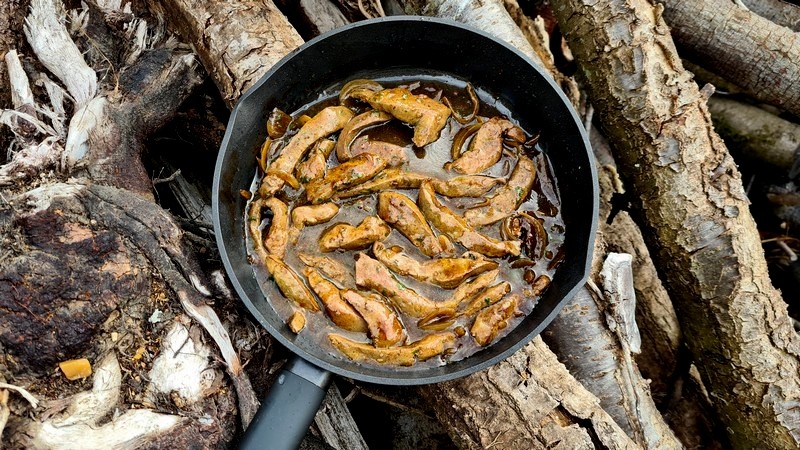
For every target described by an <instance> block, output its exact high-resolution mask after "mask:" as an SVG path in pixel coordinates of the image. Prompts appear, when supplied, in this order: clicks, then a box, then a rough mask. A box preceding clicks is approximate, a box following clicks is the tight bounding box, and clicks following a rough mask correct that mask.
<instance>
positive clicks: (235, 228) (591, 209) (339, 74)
mask: <svg viewBox="0 0 800 450" xmlns="http://www.w3.org/2000/svg"><path fill="white" fill-rule="evenodd" d="M377 75H383V76H386V75H398V76H403V75H405V76H406V77H409V78H410V77H413V76H415V75H420V76H421V75H446V76H450V77H454V78H456V79H458V80H462V81H469V82H470V83H472V85H473V86H475V87H476V88H480V89H483V90H484V91H486V92H488V93H490V94H491V95H492V96H494V97H495V98H497V99H498V100H499V102H500V103H502V104H504V105H506V106H507V107H508V108H509V109H510V111H512V114H513V117H514V118H516V119H517V120H518V121H519V122H520V125H521V126H522V127H523V128H524V129H527V130H541V140H540V141H539V143H540V146H541V148H542V149H543V151H545V152H546V153H547V155H548V156H549V159H550V162H551V164H552V168H553V172H554V173H555V176H556V179H557V182H558V186H559V189H560V195H561V200H562V210H561V213H562V217H563V220H564V223H565V227H566V236H565V241H564V244H563V249H564V254H565V256H564V259H563V262H562V264H561V265H560V266H559V268H558V270H557V272H556V274H555V276H554V277H553V280H552V283H551V284H550V287H549V288H548V289H547V290H546V291H545V293H544V294H543V296H542V298H541V299H540V300H539V301H538V303H537V305H536V307H535V308H534V309H533V311H532V312H531V313H530V314H529V315H528V316H527V317H526V318H525V319H524V320H523V321H522V322H521V323H520V324H519V325H518V326H517V327H516V328H515V329H514V330H513V331H511V332H510V333H509V334H508V335H506V336H505V337H503V338H502V339H500V340H499V341H497V342H495V343H494V344H492V345H491V346H490V347H488V348H486V349H484V350H482V351H480V352H477V353H475V354H474V355H472V356H469V357H468V358H465V359H462V360H460V361H457V362H454V363H451V364H447V365H445V366H440V367H435V368H424V369H419V370H413V369H411V370H409V369H404V370H398V369H397V368H395V367H371V366H364V365H359V364H357V363H354V362H352V361H348V360H346V359H345V358H342V357H340V356H338V355H333V354H330V353H328V352H327V351H326V350H324V349H322V348H321V347H320V346H319V345H316V344H315V343H314V342H312V341H310V340H309V339H305V338H304V336H303V334H302V333H301V334H300V335H295V334H294V333H293V332H292V331H291V330H289V328H288V326H286V324H285V323H284V321H283V320H281V318H280V317H279V316H278V314H277V313H276V312H275V311H274V310H273V308H272V307H271V306H270V304H269V302H268V300H267V298H266V297H265V295H264V293H263V292H262V291H261V289H260V288H259V286H258V283H257V281H256V279H255V277H254V274H253V268H252V267H251V265H250V263H249V262H248V257H247V248H246V244H245V223H244V217H245V213H244V211H245V205H246V201H245V200H244V199H243V198H242V197H241V196H240V195H239V191H240V189H247V188H248V187H249V186H250V185H251V182H252V180H253V176H254V174H255V172H256V154H257V152H258V150H259V148H260V146H261V144H262V143H263V141H264V139H265V137H266V127H265V124H266V121H267V116H268V115H269V112H270V111H271V110H272V109H273V108H276V107H277V108H280V109H281V110H284V111H295V110H297V109H299V108H300V107H301V106H303V105H305V104H307V103H309V102H310V101H312V100H314V99H316V98H318V96H319V94H320V92H323V91H327V92H335V91H336V90H337V88H340V87H341V86H342V85H343V84H344V83H345V82H346V81H349V80H351V79H354V78H369V77H371V76H377ZM597 198H598V196H597V174H596V169H595V167H594V162H593V157H592V155H591V150H590V147H589V141H588V139H587V137H586V133H585V131H584V130H583V127H582V126H581V123H580V121H579V119H578V117H577V115H576V114H575V112H574V110H573V109H572V107H571V106H570V104H569V102H568V101H567V99H566V97H565V96H564V94H563V93H562V92H561V90H560V89H559V88H558V86H556V84H555V83H554V82H553V80H552V79H551V78H550V77H549V76H548V75H545V74H544V73H543V72H542V71H541V70H540V69H539V68H538V67H537V66H535V65H534V64H533V63H532V62H531V61H530V60H529V59H528V58H526V57H525V56H524V55H523V54H522V53H520V52H519V51H517V50H516V49H514V48H513V47H511V46H509V45H508V44H506V43H504V42H500V41H498V40H496V39H494V38H493V37H491V36H489V35H488V34H486V33H483V32H481V31H478V30H475V29H473V28H470V27H467V26H464V25H461V24H458V23H455V22H452V21H447V20H441V19H433V18H427V17H417V16H394V17H387V18H381V19H375V20H368V21H363V22H358V23H354V24H352V25H349V26H346V27H342V28H339V29H337V30H334V31H332V32H330V33H328V34H325V35H322V36H319V37H317V38H315V39H313V40H311V41H309V42H307V43H306V44H304V45H302V46H301V47H299V48H298V49H296V50H295V51H294V52H292V53H291V54H289V55H288V56H286V57H285V58H284V59H282V60H281V61H280V62H278V63H277V64H276V65H275V66H274V67H272V69H271V70H270V71H269V72H268V73H267V74H266V75H264V77H263V78H262V79H261V80H259V81H258V82H257V83H256V84H255V85H254V86H253V87H252V88H251V89H250V90H249V91H248V92H247V93H246V94H244V95H243V96H242V98H241V99H240V100H239V103H238V104H237V105H236V107H235V108H234V109H233V112H232V114H231V117H230V121H229V122H228V127H227V129H226V132H225V137H224V139H223V140H222V146H221V148H220V152H219V156H218V159H217V165H216V168H215V172H214V184H213V191H212V207H213V215H214V231H215V234H216V240H217V245H218V247H219V251H220V254H221V258H222V262H223V264H224V266H225V270H226V271H227V273H228V276H229V277H230V280H231V282H232V284H233V286H234V288H235V290H236V292H237V294H238V295H239V297H240V298H241V299H242V302H244V304H245V306H247V309H248V310H249V311H250V313H251V314H252V315H253V317H254V318H255V319H256V320H257V321H258V322H259V323H260V324H261V325H262V326H263V327H264V328H266V329H267V331H268V332H269V333H270V334H271V335H272V336H273V337H274V338H275V339H277V340H278V342H280V343H281V344H283V345H284V346H286V347H287V348H289V350H291V351H292V352H294V354H295V355H296V357H295V358H294V359H293V360H292V361H290V363H289V364H287V366H286V367H285V368H284V369H283V371H282V373H280V374H279V375H278V378H277V382H276V383H275V384H274V385H273V387H272V389H271V391H270V393H269V395H268V396H267V398H266V399H265V400H264V402H263V404H262V407H261V409H260V410H259V412H258V414H257V415H256V417H255V418H254V420H253V422H252V423H251V424H250V426H249V428H248V430H247V432H246V434H245V437H244V439H243V442H242V444H241V445H242V447H241V448H269V449H291V448H296V447H297V446H298V445H299V443H300V441H301V440H302V438H303V436H304V435H305V433H306V431H307V429H308V426H309V425H310V423H311V420H312V419H313V417H314V414H315V412H316V410H317V409H318V408H319V405H320V403H321V402H322V399H323V397H324V395H325V390H326V388H327V385H328V383H329V380H330V376H331V373H334V374H337V375H341V376H344V377H347V378H351V379H355V380H361V381H365V382H370V383H380V384H391V385H416V384H426V383H437V382H441V381H447V380H452V379H455V378H459V377H463V376H466V375H468V374H471V373H474V372H476V371H479V370H481V369H484V368H486V367H489V366H491V365H493V364H495V363H497V362H499V361H501V360H503V359H504V358H506V357H508V356H509V355H511V354H512V353H514V352H515V351H516V350H518V349H519V348H520V347H522V346H523V345H525V344H526V343H528V342H529V341H530V340H531V339H533V337H534V336H536V335H538V334H539V333H540V332H541V331H542V329H544V327H545V326H547V324H549V323H550V321H551V320H552V319H553V317H555V315H556V314H557V313H558V311H559V310H560V308H561V307H562V306H563V305H564V304H565V303H566V302H567V301H568V300H569V299H570V298H571V297H572V296H573V294H574V293H575V291H576V290H577V288H578V286H580V285H582V284H583V283H584V282H585V280H586V278H587V276H588V272H589V265H590V262H591V261H590V260H591V249H592V245H593V242H594V233H595V227H596V217H597V202H598V200H597Z"/></svg>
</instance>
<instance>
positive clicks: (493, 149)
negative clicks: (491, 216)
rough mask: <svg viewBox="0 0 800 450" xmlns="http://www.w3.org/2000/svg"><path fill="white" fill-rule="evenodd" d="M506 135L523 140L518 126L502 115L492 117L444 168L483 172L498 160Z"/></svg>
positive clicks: (469, 173)
mask: <svg viewBox="0 0 800 450" xmlns="http://www.w3.org/2000/svg"><path fill="white" fill-rule="evenodd" d="M506 136H510V137H513V138H514V139H516V140H518V141H520V142H523V141H525V133H524V132H523V131H522V130H521V129H520V128H519V127H517V126H516V125H514V124H513V123H511V122H510V121H509V120H507V119H503V118H502V117H492V118H491V119H489V121H487V122H486V123H484V124H483V125H481V127H480V129H479V130H478V132H477V133H475V137H474V138H472V142H471V143H470V145H469V149H468V150H467V151H465V152H464V153H462V154H461V156H459V157H458V158H457V159H456V160H455V161H453V162H451V163H447V164H445V169H448V170H452V171H454V172H458V173H463V174H467V175H474V174H476V173H481V172H483V171H484V170H486V169H488V168H489V167H492V166H493V165H495V164H496V163H497V161H500V157H501V156H503V138H504V137H506Z"/></svg>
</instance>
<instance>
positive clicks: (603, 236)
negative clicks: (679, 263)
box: [589, 128, 682, 405]
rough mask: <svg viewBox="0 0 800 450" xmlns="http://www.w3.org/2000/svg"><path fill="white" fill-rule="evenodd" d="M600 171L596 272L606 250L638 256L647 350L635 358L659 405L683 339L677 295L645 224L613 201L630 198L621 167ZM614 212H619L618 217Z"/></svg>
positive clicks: (595, 135) (639, 312)
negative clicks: (659, 269)
mask: <svg viewBox="0 0 800 450" xmlns="http://www.w3.org/2000/svg"><path fill="white" fill-rule="evenodd" d="M589 137H590V141H591V144H592V148H593V149H594V150H595V153H597V152H598V151H599V150H601V149H608V142H607V141H606V140H605V138H604V137H603V136H602V135H601V134H600V133H599V132H598V131H597V130H596V129H595V128H592V129H591V131H590V133H589ZM597 175H598V181H599V184H600V212H599V216H598V230H597V235H598V239H597V241H596V242H597V244H596V247H597V248H596V249H595V255H598V256H599V257H596V258H595V260H594V262H593V264H594V266H595V268H594V270H593V272H594V273H598V272H599V271H600V267H599V264H600V263H601V262H602V260H603V258H602V255H605V254H607V253H609V252H617V253H627V254H630V255H632V256H633V258H634V260H633V286H634V290H635V292H636V323H637V324H638V326H639V330H640V332H641V337H642V351H641V353H640V354H638V355H636V363H637V366H638V367H639V370H641V372H642V375H643V376H644V377H645V378H648V379H650V380H651V384H650V390H651V391H652V394H653V397H654V398H655V399H656V403H658V404H659V405H660V404H662V403H663V400H664V398H666V397H667V396H668V394H669V392H670V391H671V390H672V388H671V386H670V384H671V379H672V378H673V375H674V371H675V366H676V362H677V356H678V349H679V347H680V345H681V342H682V337H681V330H680V325H679V324H678V317H677V316H676V314H675V308H674V307H673V305H672V300H671V299H670V298H669V294H667V291H666V289H665V288H664V286H663V284H662V282H661V279H660V278H659V276H658V273H656V268H655V266H654V265H653V260H652V259H651V257H650V252H649V250H648V249H647V246H646V245H645V243H644V238H643V237H642V232H641V230H640V229H639V227H638V225H636V223H635V222H634V221H633V219H632V218H631V216H630V215H629V214H628V212H627V211H625V210H621V208H620V207H619V206H617V207H616V208H615V207H614V206H613V205H614V203H613V200H612V199H614V198H615V196H616V198H625V197H624V196H625V189H624V188H623V187H622V182H621V181H620V180H619V175H618V174H617V171H616V169H615V168H614V167H613V166H611V165H601V166H600V167H598V171H597ZM612 209H614V211H613V213H612ZM611 214H614V215H613V217H612V216H611ZM609 220H610V223H609Z"/></svg>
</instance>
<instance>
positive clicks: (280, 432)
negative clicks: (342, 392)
mask: <svg viewBox="0 0 800 450" xmlns="http://www.w3.org/2000/svg"><path fill="white" fill-rule="evenodd" d="M330 380H331V373H330V372H327V371H325V370H322V369H320V368H319V367H317V366H315V365H313V364H311V363H309V362H307V361H306V360H304V359H303V358H300V357H299V356H295V357H294V358H293V359H292V360H290V361H289V363H287V364H286V367H284V368H283V369H282V370H281V372H280V373H279V374H278V378H277V379H276V381H275V383H274V384H273V385H272V388H271V389H270V391H269V393H268V394H267V398H265V399H264V401H263V402H262V403H261V407H260V408H259V409H258V412H257V413H256V416H255V417H254V418H253V421H252V422H250V426H249V427H247V430H245V435H244V438H243V439H242V442H241V444H240V446H239V449H240V450H261V449H270V450H296V449H297V448H298V447H299V446H300V442H301V441H302V440H303V437H305V435H306V432H308V427H309V426H310V425H311V421H312V420H314V415H316V413H317V410H318V409H319V406H320V405H321V404H322V400H323V399H324V398H325V393H326V392H327V390H328V384H329V383H330Z"/></svg>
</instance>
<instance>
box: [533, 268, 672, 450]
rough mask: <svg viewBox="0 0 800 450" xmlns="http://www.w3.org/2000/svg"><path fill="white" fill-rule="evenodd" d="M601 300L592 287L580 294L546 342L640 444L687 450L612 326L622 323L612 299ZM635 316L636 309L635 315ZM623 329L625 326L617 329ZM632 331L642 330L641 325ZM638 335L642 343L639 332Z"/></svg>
mask: <svg viewBox="0 0 800 450" xmlns="http://www.w3.org/2000/svg"><path fill="white" fill-rule="evenodd" d="M628 256H629V255H628ZM628 262H630V260H628ZM628 268H629V269H630V266H628ZM630 275H631V278H632V274H630ZM631 281H632V279H631ZM630 288H631V290H632V288H633V286H632V283H631V285H630ZM596 295H597V294H593V293H592V292H590V290H589V289H588V288H584V289H582V290H581V291H579V292H578V294H577V295H576V296H575V298H573V300H572V301H570V303H569V304H568V305H567V306H565V307H564V309H563V310H562V311H561V312H560V313H559V314H558V316H556V318H555V320H553V323H552V324H551V325H550V326H549V327H548V328H547V330H545V332H544V333H543V339H544V340H545V342H547V344H548V345H549V346H550V348H551V349H552V350H553V351H554V352H555V353H556V354H557V355H559V360H560V361H562V362H563V363H564V365H565V366H566V367H567V369H568V370H569V373H570V374H572V375H573V376H574V377H575V379H576V380H577V381H578V382H580V383H581V384H582V385H583V386H585V387H586V389H588V390H589V391H590V392H592V393H594V394H595V395H597V397H598V399H599V400H600V405H601V406H602V408H603V410H605V411H606V412H608V414H609V415H611V417H612V418H613V419H614V421H615V422H616V423H617V424H619V426H620V427H621V428H622V429H623V430H624V431H625V432H626V433H627V434H628V436H630V437H631V438H632V439H633V440H634V441H635V442H636V443H638V444H639V445H641V446H642V447H643V448H682V445H681V444H680V442H679V441H678V440H677V439H676V438H675V436H674V435H673V434H672V431H671V430H670V429H669V427H668V426H667V424H666V423H665V422H664V419H663V417H661V413H659V412H658V410H657V409H656V405H655V403H654V402H653V399H652V398H651V397H650V392H649V388H648V386H647V382H646V381H645V380H644V379H643V378H642V377H641V375H640V374H639V370H638V368H637V367H636V365H635V364H633V363H632V360H631V353H630V351H631V348H630V344H629V343H628V342H627V341H625V340H623V339H620V338H619V336H617V335H616V334H615V333H613V332H612V331H610V330H609V329H608V327H607V326H606V321H608V320H615V323H616V321H617V320H618V319H611V317H612V316H613V313H612V312H611V308H610V307H611V305H610V304H609V302H608V299H603V298H602V295H601V296H599V297H596ZM631 306H632V305H631ZM633 314H634V311H633V309H631V310H630V315H631V316H633ZM622 325H623V324H622V323H621V322H619V326H618V327H617V330H620V329H622V328H623V326H622ZM632 327H633V329H634V330H635V329H636V324H635V322H634V323H633V324H632ZM635 334H636V337H637V338H638V330H636V333H635Z"/></svg>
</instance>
